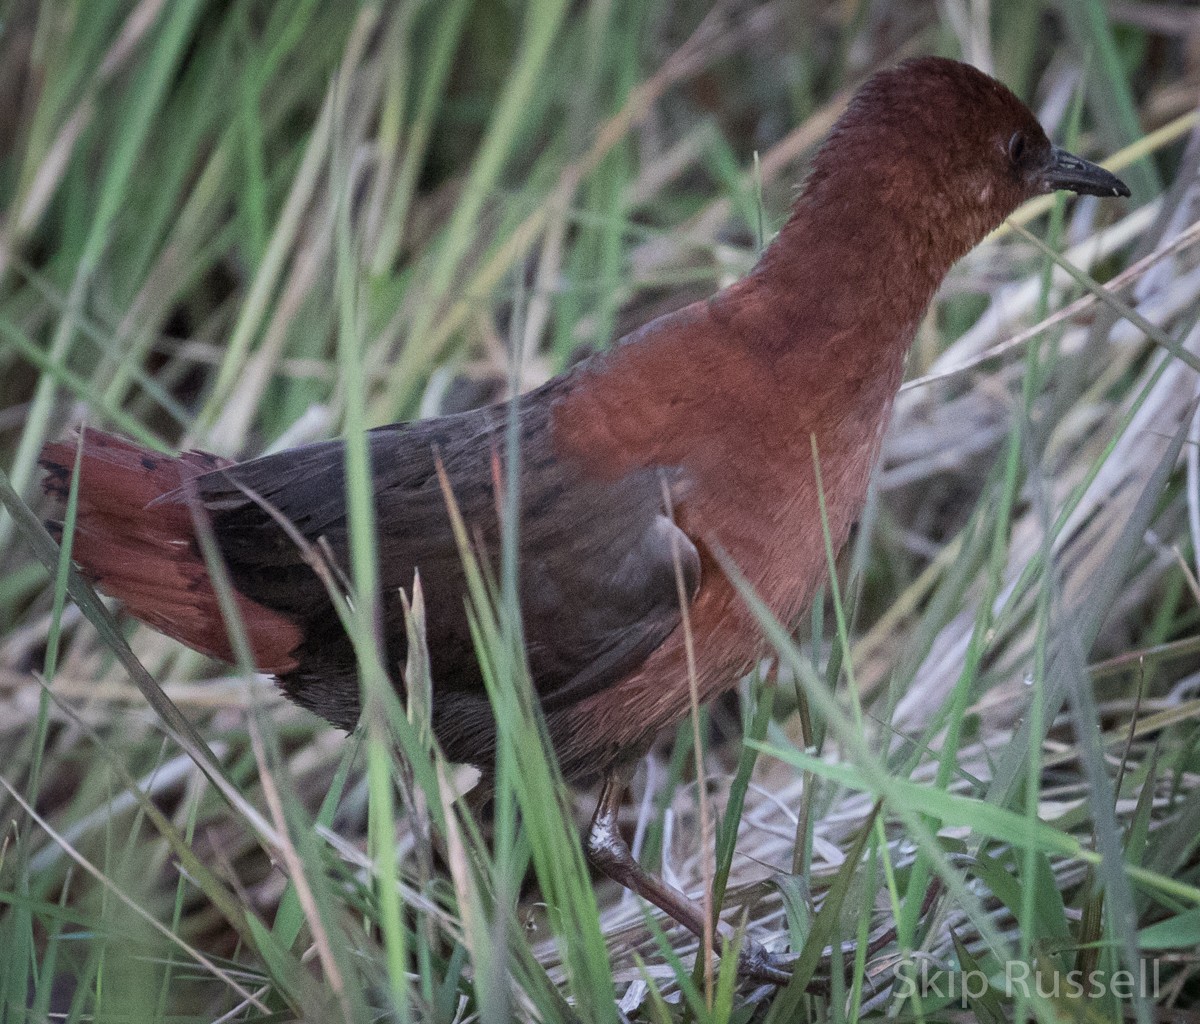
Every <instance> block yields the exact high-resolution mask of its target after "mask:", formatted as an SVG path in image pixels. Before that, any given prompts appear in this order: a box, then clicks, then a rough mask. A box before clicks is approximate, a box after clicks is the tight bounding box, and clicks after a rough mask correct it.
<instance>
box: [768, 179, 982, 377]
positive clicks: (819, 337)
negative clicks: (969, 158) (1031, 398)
mask: <svg viewBox="0 0 1200 1024" xmlns="http://www.w3.org/2000/svg"><path fill="white" fill-rule="evenodd" d="M978 233H979V232H978V229H977V228H976V227H975V226H973V225H967V226H964V225H963V224H961V223H959V222H956V218H955V211H949V210H941V209H938V208H937V207H936V206H933V205H931V204H925V205H924V206H923V205H922V204H920V203H905V204H888V203H884V202H880V203H872V202H869V201H867V200H866V199H864V197H862V196H858V195H849V194H843V195H834V196H826V195H822V194H820V193H819V192H818V193H817V194H815V195H814V194H811V192H806V193H805V195H803V196H802V197H801V198H800V200H799V201H798V202H797V203H796V205H795V207H794V208H793V210H792V214H791V216H790V218H789V219H788V221H787V223H786V224H785V225H784V227H783V229H782V230H781V231H780V233H779V235H778V237H777V238H776V239H775V241H774V242H773V243H772V244H771V246H770V247H769V248H768V250H767V251H766V252H765V253H764V254H763V257H762V259H761V260H760V261H759V264H758V266H757V267H756V268H755V269H754V271H753V273H752V274H751V275H750V276H749V277H748V278H746V280H745V287H746V289H747V292H748V293H749V295H754V296H760V297H762V300H763V301H761V302H757V303H755V302H751V303H750V305H752V306H758V307H759V312H760V314H761V315H763V316H766V317H768V318H769V319H770V320H772V321H773V325H772V326H773V329H771V330H768V331H763V332H759V333H758V334H757V336H758V337H761V338H764V339H767V341H766V345H767V346H768V347H770V348H772V349H773V350H774V351H772V352H771V353H770V354H771V355H773V356H775V357H777V358H781V359H790V358H798V359H801V360H809V359H812V358H819V357H820V356H822V355H827V356H829V357H830V358H833V357H834V356H835V355H836V357H837V358H838V359H839V360H851V361H858V360H859V359H862V360H866V361H872V360H876V359H879V358H882V357H886V356H888V355H893V354H894V355H895V356H896V358H899V357H900V356H902V355H903V352H904V351H905V350H907V348H908V345H909V343H910V342H911V340H912V337H913V334H914V332H915V330H916V328H917V325H918V324H919V322H920V320H921V317H922V316H923V315H924V313H925V310H926V309H927V308H928V306H929V303H930V301H931V300H932V298H933V296H934V294H935V292H936V291H937V289H938V286H939V285H940V284H941V282H942V280H943V278H944V277H945V276H946V273H947V271H948V270H949V269H950V267H951V266H952V265H953V263H954V262H955V261H956V260H957V259H958V258H959V257H960V256H962V255H963V254H964V253H965V252H966V251H967V250H968V249H969V248H970V247H971V246H972V245H973V244H975V242H976V241H978V238H976V237H975V235H976V234H978ZM894 350H899V351H898V352H894Z"/></svg>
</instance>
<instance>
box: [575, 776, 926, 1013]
mask: <svg viewBox="0 0 1200 1024" xmlns="http://www.w3.org/2000/svg"><path fill="white" fill-rule="evenodd" d="M631 774H632V766H622V767H621V768H618V769H615V770H613V771H612V772H610V773H609V774H608V775H606V776H605V777H604V782H603V784H602V786H601V787H600V799H599V800H598V801H597V803H596V811H595V813H594V814H593V815H592V823H591V826H590V827H589V828H588V832H587V839H586V841H585V852H586V853H587V858H588V861H589V862H590V863H591V864H592V866H593V867H594V868H596V870H597V871H599V872H600V873H601V874H604V875H607V876H608V877H609V878H611V879H612V880H613V881H614V882H618V883H620V884H621V885H623V886H624V887H625V888H626V889H629V890H631V891H632V892H634V893H636V894H637V895H638V896H641V897H642V899H644V900H645V901H646V902H647V903H651V904H653V905H654V906H656V907H658V909H659V910H661V911H663V913H665V914H666V915H667V916H668V917H670V918H672V919H673V920H675V921H677V922H678V923H679V924H681V925H683V926H684V927H685V928H686V929H687V930H688V931H690V932H691V933H692V934H693V935H695V936H696V937H697V938H698V939H700V940H701V941H703V939H704V911H703V909H702V908H701V907H700V905H699V904H697V903H696V901H695V900H693V899H691V898H690V897H688V896H687V895H686V894H685V893H683V892H680V891H679V890H678V889H676V888H675V886H673V885H668V884H667V883H666V882H664V881H663V880H662V879H661V878H659V877H658V876H657V875H652V874H651V873H650V872H649V871H647V870H646V869H645V868H643V867H642V866H641V865H640V864H639V863H638V862H637V861H636V860H634V858H633V854H632V853H631V852H630V850H629V844H628V843H626V842H625V839H624V837H623V836H622V835H621V830H620V828H619V827H618V824H617V814H618V812H619V811H620V808H621V797H622V795H623V794H624V792H625V787H626V785H627V784H628V782H629V776H630V775H631ZM941 891H942V887H941V880H940V879H936V878H935V879H934V880H933V881H932V882H931V883H930V884H929V888H928V889H926V890H925V896H924V898H923V899H922V901H921V910H920V916H922V917H924V916H925V915H926V914H927V913H928V912H929V911H930V909H932V907H933V904H934V902H935V901H936V900H937V897H938V895H939V894H940V893H941ZM718 927H719V928H720V934H719V935H718V939H717V941H718V949H717V952H718V953H720V954H722V955H724V954H725V953H726V952H727V950H728V944H729V942H730V939H731V934H730V929H729V926H728V925H725V924H724V923H721V922H718ZM895 939H896V926H895V924H892V925H890V926H889V927H887V928H885V929H883V930H882V931H881V932H880V933H878V934H877V935H874V936H872V938H871V939H870V940H869V941H868V943H867V957H868V958H870V957H872V956H874V955H875V954H876V953H878V952H879V951H880V950H881V949H883V948H884V947H885V946H887V945H889V944H890V943H892V942H894V941H895ZM856 951H857V943H855V942H846V943H843V944H842V947H841V952H842V955H843V956H850V957H852V956H853V955H854V954H855V952H856ZM798 959H799V957H798V955H797V954H784V955H780V954H777V953H769V952H768V951H767V950H766V949H764V948H763V946H762V945H761V944H760V943H758V942H755V941H754V940H753V939H751V938H750V937H749V936H748V935H747V936H744V937H743V939H742V945H741V954H740V956H739V957H738V971H739V972H740V973H741V974H744V975H746V976H748V977H751V978H754V979H755V980H757V981H763V982H767V983H768V984H773V985H786V984H787V983H788V982H789V981H791V978H792V969H793V967H794V966H795V964H796V961H797V960H798ZM832 962H833V953H832V951H830V952H829V953H826V954H825V956H824V957H822V960H821V965H827V966H832ZM821 965H819V966H821ZM808 989H809V991H811V992H825V991H828V989H829V978H828V977H821V976H819V975H818V976H816V977H814V978H813V979H812V981H811V982H810V983H809V985H808Z"/></svg>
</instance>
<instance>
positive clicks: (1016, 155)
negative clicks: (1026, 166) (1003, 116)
mask: <svg viewBox="0 0 1200 1024" xmlns="http://www.w3.org/2000/svg"><path fill="white" fill-rule="evenodd" d="M1024 155H1025V136H1024V135H1023V134H1022V133H1021V132H1013V137H1012V138H1011V139H1009V140H1008V158H1009V160H1011V161H1012V162H1013V163H1014V164H1019V163H1020V162H1021V157H1023V156H1024Z"/></svg>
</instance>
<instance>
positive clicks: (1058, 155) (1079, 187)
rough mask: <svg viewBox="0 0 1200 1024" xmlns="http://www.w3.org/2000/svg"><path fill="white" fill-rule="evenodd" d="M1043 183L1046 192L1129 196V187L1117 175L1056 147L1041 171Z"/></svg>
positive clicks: (1051, 151)
mask: <svg viewBox="0 0 1200 1024" xmlns="http://www.w3.org/2000/svg"><path fill="white" fill-rule="evenodd" d="M1042 180H1043V181H1044V182H1045V183H1046V191H1047V192H1053V191H1054V190H1055V189H1060V188H1065V189H1067V190H1068V191H1071V192H1078V193H1079V194H1080V195H1081V196H1127V195H1129V186H1128V185H1126V184H1125V182H1123V181H1122V180H1121V179H1120V178H1118V177H1117V176H1116V175H1115V174H1110V173H1109V172H1108V171H1106V170H1105V169H1104V168H1103V167H1100V166H1097V165H1096V164H1094V163H1091V162H1090V161H1088V160H1084V159H1082V158H1081V157H1077V156H1075V155H1074V154H1073V153H1068V152H1067V151H1066V150H1065V149H1059V148H1058V147H1057V146H1054V147H1053V148H1052V149H1051V150H1050V162H1049V163H1048V164H1047V165H1046V169H1045V170H1044V171H1043V172H1042Z"/></svg>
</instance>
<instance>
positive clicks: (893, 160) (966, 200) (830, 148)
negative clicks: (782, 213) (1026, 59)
mask: <svg viewBox="0 0 1200 1024" xmlns="http://www.w3.org/2000/svg"><path fill="white" fill-rule="evenodd" d="M1056 189H1067V190H1069V191H1072V192H1077V193H1080V194H1083V195H1096V196H1128V195H1129V189H1128V187H1127V186H1126V185H1125V183H1124V182H1122V181H1121V180H1120V179H1119V178H1118V177H1116V176H1115V175H1113V174H1111V173H1109V172H1108V171H1106V170H1104V168H1102V167H1099V166H1097V165H1096V164H1093V163H1091V162H1089V161H1087V160H1083V159H1081V158H1080V157H1077V156H1074V155H1072V154H1071V153H1068V152H1066V151H1065V150H1062V149H1059V148H1058V147H1056V146H1054V145H1052V144H1051V142H1050V140H1049V139H1048V138H1047V137H1046V133H1045V132H1044V131H1043V130H1042V126H1041V125H1040V124H1039V123H1038V121H1037V118H1036V117H1034V115H1033V113H1032V111H1030V109H1029V108H1028V107H1027V106H1025V104H1024V103H1022V102H1021V101H1020V100H1019V99H1018V98H1017V97H1016V96H1015V95H1014V94H1013V93H1012V91H1011V90H1009V89H1008V88H1007V87H1006V86H1004V85H1003V84H1001V83H1000V82H998V81H996V80H995V79H994V78H992V77H990V76H989V75H986V74H984V73H983V72H982V71H979V70H978V69H977V68H973V67H971V66H970V65H969V64H962V63H960V62H958V61H953V60H946V59H944V58H940V57H920V58H917V59H915V60H910V61H906V62H904V63H902V64H899V65H897V66H896V67H893V68H889V69H887V70H885V71H882V72H880V73H879V74H876V75H875V76H874V77H872V78H871V79H870V80H869V81H867V82H866V84H864V85H863V86H862V88H861V89H859V90H858V92H857V93H856V94H855V96H854V98H853V99H852V100H851V102H850V104H849V106H848V107H847V109H846V111H845V112H844V113H843V114H842V116H841V117H840V118H839V120H838V122H837V124H836V125H835V126H834V129H833V131H832V132H831V133H830V136H829V139H828V141H827V142H826V143H825V145H824V146H823V147H822V149H821V152H820V153H819V154H818V156H817V159H816V161H815V163H814V167H813V173H812V175H811V177H810V180H809V184H808V186H807V188H806V190H805V194H806V195H808V196H809V197H810V199H811V200H813V201H816V202H823V203H827V204H829V205H830V206H832V207H835V208H840V209H841V210H842V211H845V210H847V209H850V208H854V207H857V208H858V209H860V210H861V209H871V210H872V211H873V215H874V216H879V217H884V218H888V217H904V216H907V217H908V218H909V219H910V220H912V221H914V222H922V223H923V224H924V225H925V227H926V228H927V229H928V230H929V231H930V232H931V233H932V235H934V236H938V237H940V238H941V239H942V241H943V242H944V244H945V245H946V247H947V248H948V249H949V250H951V251H950V252H949V253H948V255H951V257H952V258H957V257H958V256H959V255H961V254H962V253H963V252H965V251H966V249H968V248H970V247H971V246H972V245H974V244H975V243H977V242H978V241H979V240H980V239H982V238H983V236H984V235H985V234H987V232H988V231H991V230H992V229H993V228H995V227H996V226H998V225H999V224H1000V223H1001V222H1002V221H1003V220H1004V218H1005V217H1007V216H1008V215H1009V214H1011V213H1012V212H1013V211H1014V210H1015V209H1016V208H1017V207H1018V206H1019V205H1020V204H1021V203H1023V202H1024V201H1025V200H1027V199H1031V198H1032V197H1034V196H1037V195H1041V194H1044V193H1047V192H1053V191H1055V190H1056ZM939 222H940V227H939Z"/></svg>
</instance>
